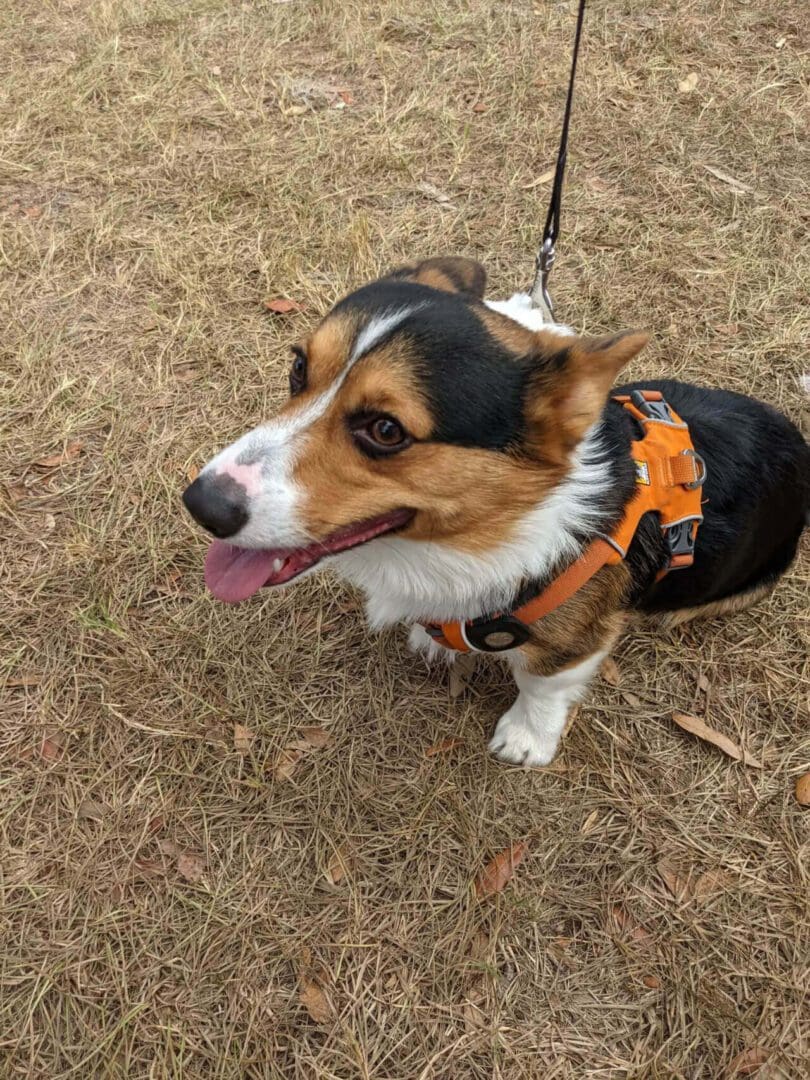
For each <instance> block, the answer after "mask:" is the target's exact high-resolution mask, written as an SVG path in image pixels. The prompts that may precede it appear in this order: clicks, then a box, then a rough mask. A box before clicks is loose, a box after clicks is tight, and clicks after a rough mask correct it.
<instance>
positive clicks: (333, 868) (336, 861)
mask: <svg viewBox="0 0 810 1080" xmlns="http://www.w3.org/2000/svg"><path fill="white" fill-rule="evenodd" d="M356 869H357V857H356V856H355V855H354V853H353V852H352V851H350V850H349V849H348V848H347V847H346V846H345V845H344V844H341V845H340V847H337V848H335V850H334V851H333V852H332V857H331V858H330V860H329V862H328V863H327V866H326V874H325V876H326V880H327V881H329V882H331V883H332V884H333V885H339V884H340V882H341V881H343V879H344V878H347V877H351V876H352V874H353V873H354V871H355V870H356Z"/></svg>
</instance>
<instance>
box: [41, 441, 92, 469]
mask: <svg viewBox="0 0 810 1080" xmlns="http://www.w3.org/2000/svg"><path fill="white" fill-rule="evenodd" d="M83 449H84V440H83V439H74V440H73V441H72V442H69V443H68V444H67V445H66V446H65V448H64V450H60V451H59V452H58V453H56V454H48V455H47V457H41V458H37V459H36V461H35V462H34V464H35V465H36V466H37V467H38V468H40V469H55V468H57V466H59V465H67V464H68V463H69V462H71V461H75V460H76V458H77V457H78V456H79V454H80V453H81V452H82V450H83Z"/></svg>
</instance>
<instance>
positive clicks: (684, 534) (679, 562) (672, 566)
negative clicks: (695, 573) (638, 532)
mask: <svg viewBox="0 0 810 1080" xmlns="http://www.w3.org/2000/svg"><path fill="white" fill-rule="evenodd" d="M695 522H696V519H695V518H687V519H686V520H685V521H678V522H676V523H675V524H674V525H667V526H666V527H665V528H664V529H663V533H664V540H665V542H666V545H667V550H668V551H669V566H668V568H667V569H669V570H685V569H686V568H687V567H689V566H691V565H692V563H693V561H694V558H695V534H696V532H697V529H696V528H695Z"/></svg>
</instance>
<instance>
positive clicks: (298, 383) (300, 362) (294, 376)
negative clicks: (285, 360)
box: [290, 348, 307, 397]
mask: <svg viewBox="0 0 810 1080" xmlns="http://www.w3.org/2000/svg"><path fill="white" fill-rule="evenodd" d="M293 353H294V357H295V358H294V359H293V362H292V367H291V368H290V394H292V396H293V397H295V395H296V394H300V393H301V391H302V390H306V386H307V358H306V355H305V354H304V353H303V352H302V350H301V349H297V348H295V349H293Z"/></svg>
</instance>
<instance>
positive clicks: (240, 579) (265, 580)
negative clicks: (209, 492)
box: [205, 509, 415, 604]
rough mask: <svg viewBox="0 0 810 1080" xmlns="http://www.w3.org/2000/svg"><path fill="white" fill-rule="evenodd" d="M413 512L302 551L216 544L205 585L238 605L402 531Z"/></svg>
mask: <svg viewBox="0 0 810 1080" xmlns="http://www.w3.org/2000/svg"><path fill="white" fill-rule="evenodd" d="M414 513H415V511H413V510H406V509H400V510H390V511H389V512H388V513H387V514H381V515H380V516H379V517H375V518H370V519H368V520H366V521H358V522H356V523H355V524H354V525H346V526H345V527H344V528H342V529H338V530H336V531H335V532H333V533H330V534H329V536H327V537H325V538H324V539H323V540H318V541H317V542H316V543H313V544H309V545H307V546H306V547H300V548H263V549H254V548H240V547H237V546H236V545H235V544H228V543H226V542H225V541H224V540H214V542H213V543H212V544H211V546H210V547H209V549H208V553H207V554H206V556H205V584H206V585H207V586H208V588H209V589H210V591H211V592H212V593H213V594H214V596H215V597H216V598H217V600H222V601H223V602H224V603H226V604H238V603H239V602H240V601H241V600H247V598H248V597H249V596H253V594H254V593H255V592H258V591H259V589H261V588H262V587H263V586H265V585H284V584H285V583H286V582H288V581H292V579H293V578H296V577H298V575H299V574H303V572H304V571H305V570H309V569H310V567H312V566H315V564H316V563H319V562H320V561H321V559H325V558H326V557H327V556H329V555H337V554H338V553H339V552H341V551H348V550H349V549H350V548H355V547H359V546H360V545H361V544H367V543H368V542H369V540H376V539H377V537H378V536H384V535H385V533H390V532H394V531H395V530H396V529H401V528H403V527H404V526H405V525H407V524H408V522H409V521H410V520H411V518H412V517H413V516H414Z"/></svg>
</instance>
